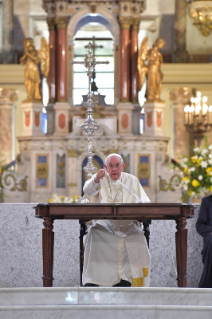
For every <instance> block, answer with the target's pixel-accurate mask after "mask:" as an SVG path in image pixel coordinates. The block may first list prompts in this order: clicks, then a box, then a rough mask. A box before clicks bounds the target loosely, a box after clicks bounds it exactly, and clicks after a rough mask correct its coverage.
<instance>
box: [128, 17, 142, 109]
mask: <svg viewBox="0 0 212 319" xmlns="http://www.w3.org/2000/svg"><path fill="white" fill-rule="evenodd" d="M139 24H140V19H139V18H138V19H133V21H132V26H131V33H130V37H131V57H130V61H131V102H132V103H135V104H137V103H138V67H137V65H138V29H139Z"/></svg>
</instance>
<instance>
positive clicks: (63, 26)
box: [55, 17, 68, 102]
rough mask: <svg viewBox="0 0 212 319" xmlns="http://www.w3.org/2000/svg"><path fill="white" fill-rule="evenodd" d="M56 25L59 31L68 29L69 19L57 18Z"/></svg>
mask: <svg viewBox="0 0 212 319" xmlns="http://www.w3.org/2000/svg"><path fill="white" fill-rule="evenodd" d="M55 23H56V25H57V29H58V30H62V29H66V27H67V24H68V18H67V17H56V18H55ZM58 102H66V100H64V101H63V100H60V101H59V100H58Z"/></svg>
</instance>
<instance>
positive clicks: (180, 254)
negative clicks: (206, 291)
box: [175, 216, 187, 287]
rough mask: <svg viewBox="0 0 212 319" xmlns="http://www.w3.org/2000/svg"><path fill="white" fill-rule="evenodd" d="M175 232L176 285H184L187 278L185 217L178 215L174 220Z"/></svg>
mask: <svg viewBox="0 0 212 319" xmlns="http://www.w3.org/2000/svg"><path fill="white" fill-rule="evenodd" d="M176 223H177V226H176V228H177V232H176V233H175V241H176V258H177V281H178V287H186V280H187V273H186V268H187V229H185V226H186V217H183V216H182V217H179V218H178V219H177V220H176Z"/></svg>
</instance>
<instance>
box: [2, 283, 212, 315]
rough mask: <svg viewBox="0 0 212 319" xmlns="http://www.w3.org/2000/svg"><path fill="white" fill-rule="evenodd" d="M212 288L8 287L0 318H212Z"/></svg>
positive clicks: (3, 295) (3, 292)
mask: <svg viewBox="0 0 212 319" xmlns="http://www.w3.org/2000/svg"><path fill="white" fill-rule="evenodd" d="M211 293H212V289H198V288H196V289H195V288H105V287H104V288H101V287H95V288H89V287H87V288H25V289H24V288H7V289H0V318H7V319H19V318H21V319H25V318H27V319H28V318H31V319H34V318H36V319H37V318H42V319H47V318H55V319H58V318H60V319H66V318H70V316H73V317H74V318H85V317H86V318H89V319H90V318H92V319H95V318H99V317H101V318H102V319H104V318H105V319H107V318H110V319H111V318H114V319H119V318H120V319H122V318H123V319H125V318H126V319H128V318H134V317H135V316H136V317H138V318H145V319H146V318H147V319H150V318H151V319H162V318H170V319H179V318H183V317H185V318H186V319H190V318H192V319H200V318H204V319H209V318H211V311H212V306H211V298H210V297H211Z"/></svg>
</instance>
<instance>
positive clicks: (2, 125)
mask: <svg viewBox="0 0 212 319" xmlns="http://www.w3.org/2000/svg"><path fill="white" fill-rule="evenodd" d="M16 100H17V93H16V91H15V90H7V89H0V162H1V161H4V163H5V164H8V163H10V162H11V161H12V160H13V158H12V157H13V155H14V154H12V151H13V149H14V146H13V143H14V142H15V141H14V140H13V139H14V136H13V131H12V128H13V125H14V119H13V103H14V102H15V101H16Z"/></svg>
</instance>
